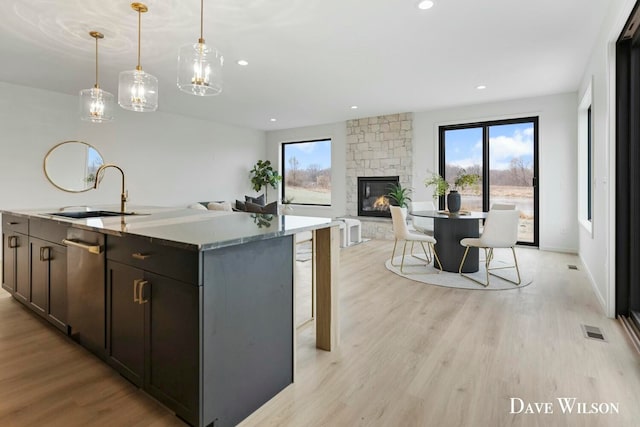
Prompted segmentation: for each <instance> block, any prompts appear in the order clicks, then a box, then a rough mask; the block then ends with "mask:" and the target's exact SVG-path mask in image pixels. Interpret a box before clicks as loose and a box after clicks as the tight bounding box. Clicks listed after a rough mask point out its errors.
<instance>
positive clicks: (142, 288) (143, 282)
mask: <svg viewBox="0 0 640 427" xmlns="http://www.w3.org/2000/svg"><path fill="white" fill-rule="evenodd" d="M148 283H149V282H148V281H147V280H141V281H140V287H139V288H138V293H139V296H138V303H139V304H146V303H148V302H149V300H146V299H144V297H143V296H142V292H143V290H144V287H145V286H146V285H147V284H148Z"/></svg>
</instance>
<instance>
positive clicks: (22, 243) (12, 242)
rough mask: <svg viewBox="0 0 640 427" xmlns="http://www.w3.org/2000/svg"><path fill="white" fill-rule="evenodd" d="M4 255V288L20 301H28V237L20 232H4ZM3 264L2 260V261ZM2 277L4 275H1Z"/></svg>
mask: <svg viewBox="0 0 640 427" xmlns="http://www.w3.org/2000/svg"><path fill="white" fill-rule="evenodd" d="M3 246H4V250H5V251H6V252H3V253H4V256H5V257H6V258H7V262H6V268H5V269H4V273H5V274H6V275H7V278H6V279H5V283H6V286H5V288H6V289H7V290H8V291H9V292H12V293H13V296H14V297H15V298H16V299H17V300H18V301H20V302H22V303H24V304H27V303H28V301H29V238H28V237H27V236H26V235H24V234H20V233H11V232H9V233H6V239H5V244H4V245H3ZM3 265H4V262H3ZM3 277H4V276H3Z"/></svg>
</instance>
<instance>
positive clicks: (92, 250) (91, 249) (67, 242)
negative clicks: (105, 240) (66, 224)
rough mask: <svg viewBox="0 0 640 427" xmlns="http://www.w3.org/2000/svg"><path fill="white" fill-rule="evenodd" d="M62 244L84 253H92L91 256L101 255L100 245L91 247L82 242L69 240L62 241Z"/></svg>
mask: <svg viewBox="0 0 640 427" xmlns="http://www.w3.org/2000/svg"><path fill="white" fill-rule="evenodd" d="M62 243H64V244H65V245H67V246H73V247H75V248H80V249H84V250H85V251H88V252H89V253H92V254H96V255H99V254H101V253H102V246H100V245H92V244H90V243H84V242H80V241H76V240H70V239H62Z"/></svg>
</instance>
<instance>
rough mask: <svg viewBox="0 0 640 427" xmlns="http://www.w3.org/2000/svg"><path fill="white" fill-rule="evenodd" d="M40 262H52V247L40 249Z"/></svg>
mask: <svg viewBox="0 0 640 427" xmlns="http://www.w3.org/2000/svg"><path fill="white" fill-rule="evenodd" d="M45 253H46V255H45ZM40 261H51V247H49V246H43V247H41V248H40Z"/></svg>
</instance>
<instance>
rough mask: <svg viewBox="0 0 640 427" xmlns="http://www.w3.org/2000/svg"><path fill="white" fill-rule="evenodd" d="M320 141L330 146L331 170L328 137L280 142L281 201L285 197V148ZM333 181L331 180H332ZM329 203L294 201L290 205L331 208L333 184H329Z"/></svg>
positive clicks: (330, 139)
mask: <svg viewBox="0 0 640 427" xmlns="http://www.w3.org/2000/svg"><path fill="white" fill-rule="evenodd" d="M322 141H329V144H330V145H331V168H333V139H332V138H330V137H327V138H318V139H309V140H305V141H290V142H281V143H280V165H281V169H282V186H281V188H282V194H281V196H282V198H281V200H283V199H285V198H286V197H287V196H286V181H285V180H286V172H287V169H286V160H285V146H287V145H295V144H305V143H310V142H322ZM332 181H333V180H332ZM331 186H332V187H331V203H329V204H328V205H327V204H322V203H299V202H296V201H295V200H294V201H293V202H292V203H291V204H292V205H298V206H329V207H331V206H332V203H333V182H332V183H331Z"/></svg>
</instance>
